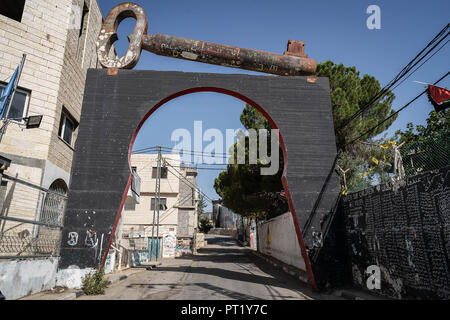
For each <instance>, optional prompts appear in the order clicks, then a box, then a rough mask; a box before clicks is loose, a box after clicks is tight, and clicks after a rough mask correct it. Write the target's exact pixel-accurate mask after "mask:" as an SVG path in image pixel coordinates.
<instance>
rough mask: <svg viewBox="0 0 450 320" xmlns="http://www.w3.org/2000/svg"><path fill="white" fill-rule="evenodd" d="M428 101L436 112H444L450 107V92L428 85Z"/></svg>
mask: <svg viewBox="0 0 450 320" xmlns="http://www.w3.org/2000/svg"><path fill="white" fill-rule="evenodd" d="M427 93H428V99H429V100H430V102H431V103H432V104H433V106H434V109H435V110H436V111H442V110H445V109H446V108H448V107H450V90H447V89H445V88H441V87H436V86H433V85H431V84H430V85H428V90H427Z"/></svg>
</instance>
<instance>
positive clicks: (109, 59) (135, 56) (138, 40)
mask: <svg viewBox="0 0 450 320" xmlns="http://www.w3.org/2000/svg"><path fill="white" fill-rule="evenodd" d="M130 17H132V18H134V19H136V26H135V27H134V31H133V33H132V34H130V35H129V36H128V41H129V46H128V49H127V52H126V53H125V55H124V56H123V57H121V58H119V57H118V56H117V54H116V53H115V52H114V53H112V52H111V47H112V45H113V44H114V42H116V41H117V40H118V37H117V28H118V26H119V24H120V23H121V22H122V21H123V20H124V19H126V18H130ZM147 31H148V20H147V15H146V14H145V11H144V9H143V8H142V7H141V6H139V5H137V4H135V3H132V2H125V3H121V4H119V5H117V6H115V7H114V8H112V9H111V11H110V12H109V13H108V16H107V17H106V19H105V22H104V23H103V26H102V29H101V30H100V35H99V37H98V40H97V54H98V60H99V62H100V64H101V65H102V66H103V67H104V68H118V69H132V68H134V66H136V64H137V63H138V61H139V58H140V57H141V52H142V41H143V37H144V35H146V34H147Z"/></svg>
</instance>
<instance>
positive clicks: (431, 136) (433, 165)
mask: <svg viewBox="0 0 450 320" xmlns="http://www.w3.org/2000/svg"><path fill="white" fill-rule="evenodd" d="M395 134H396V138H397V139H398V142H399V143H404V145H403V146H402V147H401V152H402V157H403V166H404V168H405V172H406V175H412V174H417V173H419V172H422V171H428V170H434V169H439V168H442V167H444V166H446V165H449V164H450V109H447V110H443V111H440V112H436V111H434V110H433V111H431V112H430V114H429V117H428V119H427V123H426V125H425V126H424V125H416V127H414V125H413V124H412V123H408V124H407V125H406V130H404V131H401V130H397V131H396V132H395Z"/></svg>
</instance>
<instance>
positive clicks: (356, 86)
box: [316, 61, 397, 151]
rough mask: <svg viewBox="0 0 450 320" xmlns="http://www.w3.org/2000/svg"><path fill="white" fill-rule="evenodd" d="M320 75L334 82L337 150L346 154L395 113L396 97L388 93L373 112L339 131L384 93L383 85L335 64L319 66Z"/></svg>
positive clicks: (333, 102) (384, 127)
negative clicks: (353, 145) (360, 139)
mask: <svg viewBox="0 0 450 320" xmlns="http://www.w3.org/2000/svg"><path fill="white" fill-rule="evenodd" d="M316 75H317V76H319V77H328V78H329V79H330V95H331V107H332V111H333V120H334V128H335V134H336V141H337V147H338V148H339V149H340V150H343V151H345V150H346V149H347V146H346V145H347V144H348V143H349V142H351V141H352V140H353V139H355V138H357V137H358V136H359V135H361V134H363V133H365V132H366V131H367V130H369V129H370V128H372V127H373V126H375V125H377V124H378V123H379V122H381V121H382V120H384V119H385V118H387V117H388V116H390V115H392V114H393V113H394V110H392V102H393V101H394V99H395V95H394V94H393V93H392V92H391V91H387V92H386V93H385V94H384V95H383V96H382V97H381V98H379V99H377V100H376V101H375V102H374V103H373V104H372V105H371V107H370V108H368V109H367V110H366V111H364V112H363V113H362V114H360V115H359V116H358V117H357V118H355V119H354V120H352V121H351V122H350V123H349V124H348V125H346V126H345V127H344V128H342V129H341V130H338V128H340V127H341V126H342V125H343V124H344V123H345V122H346V120H347V119H349V117H350V116H352V115H353V114H354V113H356V112H358V111H359V110H360V109H361V108H362V107H363V106H365V105H366V104H367V103H369V101H370V100H371V99H372V97H374V96H375V95H376V94H377V93H378V92H379V91H380V89H381V86H380V83H379V82H378V80H377V79H375V78H374V77H372V76H369V75H367V74H365V75H363V76H362V78H361V77H360V73H359V71H357V70H356V68H355V67H354V66H353V67H346V66H344V65H343V64H342V63H341V64H334V63H333V62H332V61H326V62H323V63H319V64H318V65H317V72H316ZM395 119H397V115H395V116H393V117H392V118H391V119H390V120H389V121H386V122H385V123H384V124H383V125H381V126H379V127H378V128H376V129H374V130H372V132H370V133H368V134H367V135H366V136H365V137H364V139H366V140H367V139H370V138H372V137H374V136H376V135H378V134H380V133H382V132H383V131H385V130H386V129H387V128H389V127H390V126H391V124H392V123H393V122H394V121H395Z"/></svg>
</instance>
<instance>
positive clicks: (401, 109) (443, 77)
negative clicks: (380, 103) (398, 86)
mask: <svg viewBox="0 0 450 320" xmlns="http://www.w3.org/2000/svg"><path fill="white" fill-rule="evenodd" d="M449 74H450V71H449V72H447V73H446V74H445V75H444V76H442V77H441V78H440V79H439V80H437V81H436V82H435V83H433V85H436V84H438V83H439V82H440V81H442V80H444V79H445V78H446V77H447V76H448V75H449ZM427 90H428V89H425V90H424V91H423V92H421V93H420V94H419V95H417V96H416V97H414V98H413V99H412V100H411V101H409V102H408V103H407V104H405V105H404V106H403V107H401V108H400V109H398V110H397V111H395V112H394V113H393V114H391V115H390V116H389V117H387V118H385V119H384V120H382V121H381V122H379V123H378V124H376V125H375V126H373V127H372V128H370V129H369V130H366V131H365V132H364V133H363V134H361V135H359V136H358V137H357V138H356V139H353V140H352V141H350V142H349V143H347V144H346V145H345V146H348V145H349V144H352V143H354V142H356V141H358V140H359V139H360V138H361V137H363V136H365V135H366V134H367V133H369V132H371V131H372V130H374V129H376V128H378V127H379V126H380V125H382V124H383V123H385V122H386V121H388V120H389V119H391V118H392V117H394V116H395V115H396V114H398V113H400V112H401V111H403V110H404V109H406V107H408V106H409V105H410V104H411V103H413V102H414V101H416V100H417V99H419V98H420V97H421V96H423V95H424V94H425V93H426V92H427Z"/></svg>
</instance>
